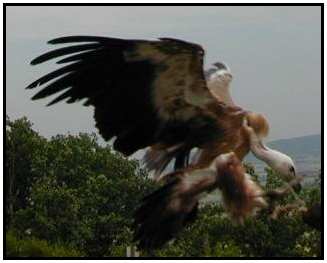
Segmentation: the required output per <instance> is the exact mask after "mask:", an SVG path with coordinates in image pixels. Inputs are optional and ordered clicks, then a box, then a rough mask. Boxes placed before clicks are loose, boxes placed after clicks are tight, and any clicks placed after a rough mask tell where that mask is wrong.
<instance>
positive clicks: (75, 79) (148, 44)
mask: <svg viewBox="0 0 327 263" xmlns="http://www.w3.org/2000/svg"><path fill="white" fill-rule="evenodd" d="M68 43H74V44H77V45H73V46H65V47H63V48H59V49H55V50H53V51H50V52H48V53H45V54H43V55H41V56H39V57H37V58H35V59H34V60H33V61H32V62H31V64H32V65H36V64H40V63H42V62H45V61H48V60H50V59H54V58H58V57H62V56H66V55H69V56H66V57H64V58H61V59H60V60H59V61H57V64H66V63H69V64H67V65H65V66H63V67H61V68H59V69H57V70H55V71H53V72H51V73H49V74H47V75H45V76H43V77H41V78H39V79H38V80H36V81H34V82H33V83H31V84H30V85H29V86H28V87H27V89H32V88H39V87H40V86H41V87H42V89H41V90H40V91H39V92H38V93H37V94H35V95H34V97H33V98H32V99H33V100H36V99H42V98H45V97H48V96H51V95H54V94H57V93H60V92H61V93H60V94H59V96H57V97H56V98H55V99H54V100H52V101H51V102H50V103H49V104H48V105H52V104H55V103H57V102H59V101H62V100H66V102H67V103H73V102H76V101H79V100H81V99H85V102H84V105H93V106H94V107H95V114H94V118H95V120H96V126H97V128H98V129H99V132H100V133H101V135H102V136H103V138H104V139H105V140H109V139H111V138H112V137H114V136H116V137H117V138H116V140H115V142H114V148H115V149H116V150H118V151H121V152H122V153H124V154H127V155H129V154H132V153H133V152H135V151H136V150H138V149H141V148H144V147H146V146H148V145H152V144H155V143H167V144H170V145H176V144H178V143H180V142H181V140H183V138H184V137H185V134H186V133H187V132H189V130H192V127H191V126H192V125H195V126H196V125H197V124H198V123H201V125H202V124H203V123H205V124H206V123H208V116H206V117H204V115H205V114H204V113H203V112H204V111H205V110H204V108H205V105H207V104H208V103H216V100H215V99H214V97H213V96H212V94H211V93H210V91H209V90H208V88H207V86H206V81H205V78H204V73H203V56H204V50H203V49H202V48H201V47H200V46H199V45H197V44H192V43H188V42H185V41H181V40H177V39H170V38H161V39H159V40H157V41H146V40H124V39H117V38H107V37H93V36H70V37H61V38H57V39H53V40H51V41H49V44H68ZM80 43H82V44H80ZM45 85H46V86H45ZM194 122H197V124H194ZM189 123H192V125H188V124H189ZM198 128H200V127H198ZM198 130H200V129H198ZM205 130H208V129H203V131H205ZM168 131H169V132H168ZM174 131H175V132H174ZM172 136H174V138H172ZM200 137H201V136H200Z"/></svg>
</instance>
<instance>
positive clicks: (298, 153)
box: [246, 134, 321, 176]
mask: <svg viewBox="0 0 327 263" xmlns="http://www.w3.org/2000/svg"><path fill="white" fill-rule="evenodd" d="M267 145H268V146H269V147H270V148H273V149H276V150H278V151H281V152H283V153H285V154H287V155H289V156H290V157H292V159H293V160H294V161H295V164H296V167H297V171H298V173H299V174H305V175H306V176H315V175H317V173H318V172H319V170H320V169H321V135H320V134H315V135H308V136H302V137H296V138H290V139H282V140H276V141H271V142H269V143H267ZM246 161H248V162H251V163H253V164H254V165H255V166H256V170H257V171H258V172H259V173H261V172H263V171H264V167H265V166H266V165H265V164H264V163H263V162H261V161H259V160H257V159H256V158H255V157H254V156H253V155H249V156H248V157H247V158H246Z"/></svg>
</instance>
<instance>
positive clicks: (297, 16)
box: [6, 6, 321, 140]
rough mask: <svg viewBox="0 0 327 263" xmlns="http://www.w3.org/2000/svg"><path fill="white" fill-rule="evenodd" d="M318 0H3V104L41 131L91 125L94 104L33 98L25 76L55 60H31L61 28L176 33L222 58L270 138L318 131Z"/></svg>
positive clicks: (150, 35)
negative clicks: (265, 0)
mask: <svg viewBox="0 0 327 263" xmlns="http://www.w3.org/2000/svg"><path fill="white" fill-rule="evenodd" d="M320 21H321V16H320V7H318V6H313V7H308V6H303V7H276V6H273V7H268V6H267V7H252V6H245V7H235V6H232V7H225V6H220V7H219V6H217V7H214V6H212V7H166V6H165V7H110V6H107V7H32V6H30V7H7V28H6V31H7V35H6V46H7V50H6V55H7V64H6V70H7V86H6V102H7V108H6V112H7V114H9V116H10V117H11V118H18V117H21V116H23V115H26V116H27V117H28V118H29V119H30V120H31V121H32V122H33V123H34V124H35V126H34V127H35V128H36V129H37V130H38V131H39V132H40V133H41V134H42V135H45V136H50V135H56V134H58V133H67V132H68V131H69V132H71V133H73V134H76V133H78V132H91V131H96V129H95V128H94V120H93V109H92V107H88V108H86V107H83V106H82V105H81V103H77V104H74V105H66V104H64V103H60V104H57V105H55V106H53V107H45V104H46V103H47V102H48V101H47V100H43V101H42V100H41V101H31V100H30V99H29V98H30V97H31V96H32V95H33V93H35V91H33V90H32V91H28V90H25V89H24V87H25V86H27V85H28V84H29V83H30V82H32V81H33V80H35V79H36V78H38V77H40V76H41V75H42V74H45V73H47V72H48V71H49V70H51V69H54V68H55V67H54V62H50V63H47V64H44V65H41V66H37V67H31V66H30V65H29V62H30V60H31V59H33V58H34V57H36V56H37V55H39V54H41V53H42V52H45V51H47V50H49V49H50V48H51V46H47V45H46V41H47V40H49V39H52V38H55V37H58V36H64V35H78V34H83V35H105V36H113V37H121V38H146V39H154V38H157V37H175V38H181V39H185V40H188V41H192V42H196V43H199V44H201V45H202V46H203V47H204V48H205V49H206V54H207V57H206V67H209V66H210V63H213V62H216V61H224V62H226V63H227V64H228V65H229V67H230V68H231V70H232V72H233V74H234V80H233V83H232V91H231V92H232V96H233V97H234V99H235V101H236V102H237V103H238V104H239V105H240V106H242V107H244V108H246V109H249V110H253V111H257V112H261V113H263V114H265V115H266V116H267V118H268V119H269V122H270V125H271V133H270V136H269V140H273V139H280V138H290V137H297V136H302V135H308V134H315V133H320V130H321V45H320V44H321V26H320V24H321V22H320Z"/></svg>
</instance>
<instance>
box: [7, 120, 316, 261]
mask: <svg viewBox="0 0 327 263" xmlns="http://www.w3.org/2000/svg"><path fill="white" fill-rule="evenodd" d="M5 167H6V173H5V183H6V192H5V194H6V206H5V207H6V219H7V220H6V229H7V235H6V244H7V251H6V255H7V256H125V251H126V247H127V246H132V245H133V242H132V218H133V212H134V211H135V209H136V207H137V206H138V204H139V200H140V199H141V198H143V197H144V196H145V195H146V194H148V193H150V192H151V191H153V189H154V188H155V186H154V184H153V182H152V181H151V180H150V179H149V177H148V174H147V173H146V171H145V170H143V169H142V168H141V166H140V164H139V163H138V162H137V161H135V160H129V159H127V158H124V157H123V156H122V155H120V154H119V153H117V152H115V151H113V150H112V148H111V147H110V146H103V145H101V144H99V143H98V141H97V137H96V136H95V135H94V134H91V135H89V134H79V135H77V136H73V135H69V134H68V135H58V136H55V137H52V138H50V139H46V138H44V137H42V136H41V135H39V134H38V133H37V132H36V131H35V130H33V128H32V123H31V122H30V121H29V120H28V119H27V118H25V117H24V118H21V119H18V120H15V121H11V120H10V119H9V118H8V117H7V119H6V162H5ZM247 169H248V172H249V173H251V174H252V176H253V178H254V179H255V180H257V181H258V182H259V181H260V180H259V178H258V176H257V175H256V174H255V171H254V168H253V167H251V165H247ZM280 183H281V182H280V181H279V179H278V177H277V176H276V175H275V174H274V173H273V172H272V171H271V170H267V181H266V184H265V185H264V187H265V188H266V189H268V188H273V187H276V186H278V185H280ZM300 197H301V198H302V199H304V200H305V201H306V202H307V203H308V204H312V203H314V202H316V201H319V200H320V185H319V187H311V188H305V189H303V190H302V192H301V193H300ZM291 200H292V197H287V198H286V199H285V200H283V202H288V201H291ZM141 255H142V256H149V255H148V254H146V252H143V251H141ZM151 255H152V256H153V255H156V256H161V257H165V256H190V257H196V256H211V257H230V256H233V257H235V256H256V257H261V256H265V257H272V256H319V255H320V232H318V231H316V230H313V229H311V228H310V227H308V226H306V225H305V224H304V223H303V221H302V218H301V216H300V215H298V214H294V215H292V216H290V215H284V216H282V217H281V218H279V219H278V220H272V219H270V218H269V217H268V216H267V214H266V213H264V212H263V213H261V214H260V215H258V216H257V217H256V218H254V219H249V220H247V221H246V222H245V223H244V225H236V224H233V222H231V221H230V219H229V218H228V217H227V216H226V214H225V213H224V210H223V209H222V207H221V205H220V204H219V203H217V202H216V203H204V204H202V206H201V208H200V211H199V218H198V220H196V222H195V223H194V224H193V225H190V226H187V227H186V229H184V230H183V231H182V233H180V235H178V237H177V238H176V239H175V240H174V241H172V242H170V243H169V244H167V245H166V246H164V247H163V248H162V249H160V250H157V251H153V253H152V254H151Z"/></svg>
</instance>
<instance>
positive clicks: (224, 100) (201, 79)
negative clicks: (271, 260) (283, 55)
mask: <svg viewBox="0 0 327 263" xmlns="http://www.w3.org/2000/svg"><path fill="white" fill-rule="evenodd" d="M49 44H75V45H68V46H65V47H62V48H59V49H55V50H53V51H50V52H47V53H45V54H43V55H41V56H39V57H37V58H35V59H34V60H33V61H32V62H31V64H32V65H36V64H40V63H42V62H46V61H48V60H51V59H54V58H60V59H59V60H58V61H57V64H60V65H61V64H64V66H63V67H61V68H59V69H57V70H55V71H53V72H51V73H49V74H47V75H45V76H43V77H41V78H39V79H38V80H36V81H34V82H33V83H31V84H30V85H29V86H28V87H27V88H28V89H33V88H40V87H41V89H40V90H39V91H38V93H36V94H35V95H34V96H33V98H32V99H33V100H36V99H42V98H46V97H49V96H52V95H55V94H57V97H55V98H54V99H53V100H52V101H51V102H50V103H49V104H48V105H52V104H55V103H57V102H59V101H66V102H67V103H74V102H76V101H79V100H84V105H92V106H94V118H95V121H96V127H97V128H98V130H99V132H100V134H101V135H102V137H103V138H104V139H105V140H110V139H112V138H115V140H114V143H113V148H114V149H115V150H117V151H119V152H121V153H123V154H125V155H127V156H129V155H131V154H133V153H134V152H136V151H137V150H139V149H143V148H148V149H147V152H146V154H145V157H144V161H145V163H146V166H147V167H148V168H149V169H150V170H154V171H155V174H156V175H157V179H158V180H159V179H162V178H165V179H166V181H167V184H166V185H164V186H163V187H162V188H160V189H159V190H158V191H157V192H155V193H153V194H152V195H151V196H149V197H148V198H146V199H145V200H144V203H143V206H141V208H139V209H138V213H137V215H136V228H137V233H136V239H137V240H139V241H140V245H141V247H156V246H157V245H158V244H162V243H163V242H165V241H167V240H169V239H170V237H171V236H173V234H174V233H175V232H177V229H178V228H179V227H180V226H182V225H184V224H185V223H187V222H189V221H192V220H191V219H192V218H194V215H195V211H196V207H197V203H198V200H199V194H200V193H202V192H206V191H210V190H211V189H215V188H219V189H220V190H221V191H222V193H223V195H224V196H225V199H226V200H231V201H230V202H229V201H227V202H225V204H226V205H225V206H226V209H227V211H228V212H230V214H231V215H232V217H234V218H235V219H237V220H241V219H242V218H244V217H245V216H247V215H250V214H252V212H253V211H255V210H256V209H257V208H259V207H261V206H262V204H263V201H262V200H261V199H257V198H259V197H257V196H256V193H259V192H260V191H259V190H258V189H260V188H259V187H258V186H257V185H256V184H255V183H254V182H253V181H251V180H250V178H249V177H248V176H247V175H246V174H245V171H244V169H243V167H242V164H241V160H242V159H243V158H244V156H245V155H246V154H247V153H248V152H249V151H253V152H254V153H255V154H256V156H257V157H258V158H261V159H262V160H264V161H266V162H267V163H268V164H269V165H271V167H272V168H274V169H275V170H277V171H278V172H279V173H281V174H282V175H283V176H284V178H289V177H291V178H292V177H294V176H295V168H294V164H293V162H292V160H291V159H290V158H288V156H286V157H287V158H285V155H283V154H281V153H279V152H277V151H274V150H271V149H269V148H268V147H266V146H265V145H264V144H263V142H262V139H263V138H264V137H266V136H267V134H268V130H269V129H268V123H267V120H266V119H265V118H264V117H263V116H262V115H260V114H256V113H253V112H250V111H246V110H243V109H242V108H240V107H238V106H237V105H235V103H234V102H233V100H232V98H231V96H230V94H229V85H230V81H231V79H232V75H231V72H230V70H229V68H228V67H227V66H226V65H224V64H223V63H216V64H214V66H215V68H214V69H212V70H210V71H209V72H204V69H203V58H204V50H203V48H202V47H201V46H199V45H197V44H194V43H189V42H186V41H182V40H178V39H172V38H160V39H159V40H153V41H147V40H125V39H118V38H107V37H95V36H69V37H61V38H56V39H53V40H51V41H49ZM193 148H197V149H198V150H197V151H198V152H197V154H196V155H197V158H195V160H194V161H193V162H191V163H190V162H189V155H190V151H191V150H192V149H193ZM231 152H232V153H233V154H232V155H228V156H230V157H229V158H223V160H224V161H223V162H218V163H216V162H217V158H218V159H219V158H220V156H221V155H222V156H225V155H226V154H229V153H231ZM217 156H218V157H217ZM231 156H232V157H231ZM230 158H232V160H233V161H230ZM172 160H175V167H174V168H175V170H178V169H180V170H179V171H177V172H176V173H173V174H168V175H164V176H162V175H163V173H162V171H163V170H164V169H165V168H166V167H167V165H168V164H169V163H170V162H171V161H172ZM213 164H216V165H214V167H216V168H214V172H213V173H212V172H211V175H210V176H209V175H208V176H209V177H208V176H205V174H207V170H208V169H209V170H210V169H211V170H212V165H213ZM210 167H211V168H210ZM194 174H197V175H201V174H204V175H203V176H202V177H200V178H198V179H197V180H195V181H192V182H191V181H190V180H189V179H187V178H188V175H194ZM226 175H229V176H226ZM174 177H175V178H174ZM214 178H220V179H219V180H218V179H217V180H218V181H219V183H217V182H216V181H215V180H213V179H214ZM244 200H245V201H244ZM152 211H153V213H154V214H153V215H157V216H158V217H159V218H154V216H153V215H151V214H150V213H152ZM154 220H158V221H156V222H155V221H154ZM148 227H149V228H148ZM159 228H162V229H167V232H165V233H163V232H160V231H159ZM151 229H152V230H151ZM157 230H158V231H159V232H158V231H157ZM156 233H158V236H156ZM162 235H165V236H162ZM153 238H155V240H154V239H153ZM157 239H158V240H157Z"/></svg>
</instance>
